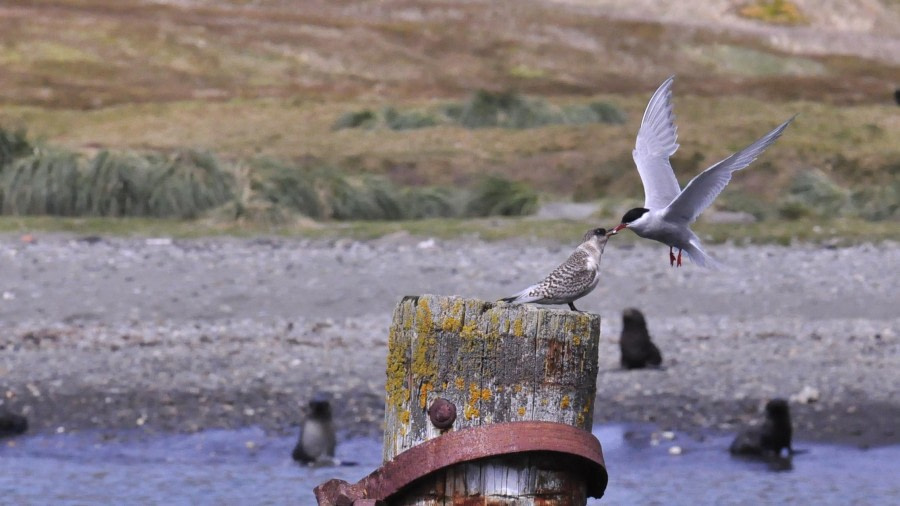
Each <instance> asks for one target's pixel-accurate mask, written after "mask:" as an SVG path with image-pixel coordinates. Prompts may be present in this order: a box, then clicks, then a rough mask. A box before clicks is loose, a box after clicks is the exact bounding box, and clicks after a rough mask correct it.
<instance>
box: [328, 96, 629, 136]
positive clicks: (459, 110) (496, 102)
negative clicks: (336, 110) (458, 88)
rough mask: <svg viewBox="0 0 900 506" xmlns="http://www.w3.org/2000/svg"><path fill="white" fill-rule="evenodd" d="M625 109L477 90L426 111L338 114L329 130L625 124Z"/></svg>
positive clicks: (598, 103) (614, 106) (368, 111)
mask: <svg viewBox="0 0 900 506" xmlns="http://www.w3.org/2000/svg"><path fill="white" fill-rule="evenodd" d="M625 121H626V116H625V112H624V111H622V109H620V108H619V107H617V106H616V105H614V104H612V103H609V102H602V101H593V102H590V103H587V104H583V105H565V106H557V105H553V104H551V103H550V102H548V101H546V100H544V99H541V98H536V97H526V96H524V95H521V94H519V93H515V92H511V91H506V92H500V93H495V92H491V91H485V90H480V91H477V92H475V93H474V94H472V96H471V97H470V98H469V99H468V100H466V101H465V102H462V103H457V102H452V103H448V104H443V105H440V106H438V107H433V108H431V109H428V110H415V109H413V110H399V109H397V108H395V107H386V108H384V109H383V110H382V111H381V113H380V114H376V113H374V112H372V111H371V110H369V109H363V110H360V111H351V112H345V113H343V114H341V115H340V116H339V117H338V119H337V120H336V121H335V122H334V124H333V125H332V127H331V129H332V130H342V129H345V128H361V129H372V128H376V127H379V126H380V127H384V128H388V129H390V130H415V129H419V128H427V127H433V126H438V125H457V126H461V127H463V128H468V129H478V128H510V129H526V128H540V127H543V126H547V125H586V124H590V123H606V124H610V125H620V124H623V123H625Z"/></svg>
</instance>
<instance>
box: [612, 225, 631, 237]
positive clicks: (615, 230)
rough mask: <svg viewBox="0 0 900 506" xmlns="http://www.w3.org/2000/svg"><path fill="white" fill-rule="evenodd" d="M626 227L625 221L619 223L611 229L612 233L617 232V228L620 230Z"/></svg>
mask: <svg viewBox="0 0 900 506" xmlns="http://www.w3.org/2000/svg"><path fill="white" fill-rule="evenodd" d="M626 227H628V224H627V223H619V224H618V225H616V228H614V229H612V233H614V234H618V233H619V230H622V229H623V228H626Z"/></svg>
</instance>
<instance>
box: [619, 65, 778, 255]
mask: <svg viewBox="0 0 900 506" xmlns="http://www.w3.org/2000/svg"><path fill="white" fill-rule="evenodd" d="M674 79H675V77H674V76H672V77H670V78H668V79H666V80H665V82H663V83H662V84H661V85H660V87H659V88H658V89H657V90H656V92H655V93H654V94H653V96H652V97H651V98H650V103H648V104H647V110H646V111H644V118H643V119H642V120H641V128H640V130H638V134H637V141H636V142H635V145H634V151H632V153H631V154H632V157H633V158H634V163H635V165H637V169H638V173H639V174H640V176H641V182H642V183H643V184H644V207H636V208H634V209H631V210H630V211H628V212H627V213H625V215H624V216H623V217H622V223H620V224H619V225H617V226H616V227H615V228H614V229H613V230H612V232H611V233H612V234H616V233H618V232H619V231H620V230H622V229H624V228H627V229H629V230H632V231H634V233H636V234H637V235H639V236H641V237H643V238H645V239H653V240H654V241H659V242H661V243H663V244H665V245H667V246H668V247H669V264H670V265H673V266H674V265H677V266H679V267H680V266H681V252H682V251H684V252H686V253H687V254H688V256H689V257H690V258H691V260H693V262H694V263H695V264H697V265H699V266H701V267H707V266H709V267H712V266H714V265H715V264H716V263H717V262H716V261H715V260H714V259H713V258H712V257H711V256H709V255H708V254H707V253H706V252H705V251H703V247H702V245H701V244H700V238H698V237H697V235H696V234H694V232H693V231H692V230H691V228H690V225H691V223H693V222H694V221H695V220H696V219H697V217H698V216H699V215H700V213H702V212H703V210H705V209H706V208H707V207H709V205H710V204H712V202H713V200H715V199H716V197H717V196H718V195H719V193H721V192H722V190H723V189H724V188H725V185H727V184H728V182H729V181H730V180H731V174H732V173H733V172H735V171H738V170H741V169H743V168H744V167H746V166H748V165H750V163H752V162H753V160H756V157H758V156H759V155H760V154H762V152H763V151H765V150H766V148H768V147H769V146H770V145H771V144H772V143H773V142H775V140H776V139H778V137H780V136H781V133H782V132H784V129H785V128H787V126H788V125H789V124H790V123H791V121H793V120H794V118H793V117H792V118H791V119H789V120H787V121H785V122H784V123H782V124H780V125H778V126H777V127H776V128H775V129H774V130H772V131H771V132H769V133H767V134H766V135H764V136H762V137H761V138H760V139H759V140H757V141H756V142H754V143H753V144H750V145H749V146H747V147H746V148H744V149H742V150H740V151H738V152H737V153H734V154H732V155H731V156H729V157H728V158H725V159H724V160H722V161H720V162H717V163H715V164H714V165H712V166H711V167H710V168H708V169H706V170H705V171H703V172H701V173H700V174H698V175H697V176H696V177H694V179H692V180H691V181H690V182H689V183H688V184H687V186H685V187H684V189H682V188H681V187H680V186H679V185H678V180H677V179H675V173H674V172H673V171H672V165H671V164H670V163H669V157H670V156H672V155H673V154H674V153H675V151H676V150H677V149H678V144H677V143H676V142H675V141H676V139H677V127H676V126H675V115H674V114H673V112H672V90H671V88H672V81H673V80H674ZM675 248H677V249H678V256H677V257H676V256H675V254H674V253H673V249H675Z"/></svg>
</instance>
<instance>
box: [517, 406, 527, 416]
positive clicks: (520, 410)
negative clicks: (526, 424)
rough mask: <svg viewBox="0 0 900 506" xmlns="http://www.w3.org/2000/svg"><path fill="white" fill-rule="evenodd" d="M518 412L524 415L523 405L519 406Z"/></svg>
mask: <svg viewBox="0 0 900 506" xmlns="http://www.w3.org/2000/svg"><path fill="white" fill-rule="evenodd" d="M518 412H519V416H525V406H520V407H519V409H518Z"/></svg>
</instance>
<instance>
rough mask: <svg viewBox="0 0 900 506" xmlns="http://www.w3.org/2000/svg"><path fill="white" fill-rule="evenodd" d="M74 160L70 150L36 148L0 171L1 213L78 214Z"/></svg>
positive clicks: (76, 165) (77, 180)
mask: <svg viewBox="0 0 900 506" xmlns="http://www.w3.org/2000/svg"><path fill="white" fill-rule="evenodd" d="M79 178H80V174H79V170H78V160H77V159H76V157H75V156H74V155H73V154H71V153H66V152H61V151H55V150H53V151H48V150H40V151H38V152H36V153H35V154H33V155H30V156H26V157H21V158H18V159H15V160H13V161H12V162H11V163H10V164H8V165H7V166H5V167H3V168H2V170H0V202H2V204H0V211H2V212H3V214H52V215H57V216H76V215H77V214H78V187H79Z"/></svg>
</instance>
